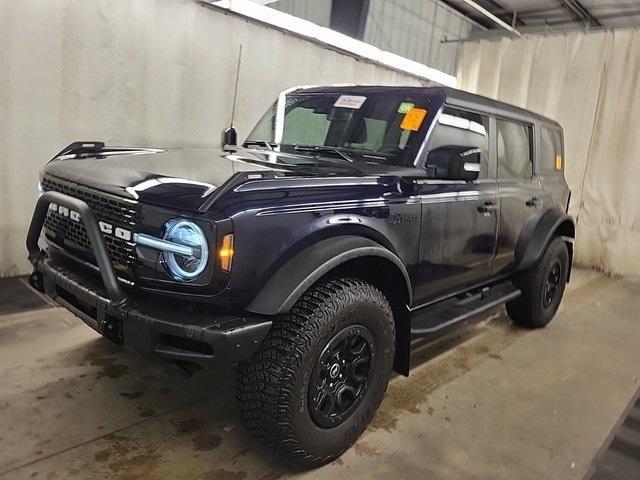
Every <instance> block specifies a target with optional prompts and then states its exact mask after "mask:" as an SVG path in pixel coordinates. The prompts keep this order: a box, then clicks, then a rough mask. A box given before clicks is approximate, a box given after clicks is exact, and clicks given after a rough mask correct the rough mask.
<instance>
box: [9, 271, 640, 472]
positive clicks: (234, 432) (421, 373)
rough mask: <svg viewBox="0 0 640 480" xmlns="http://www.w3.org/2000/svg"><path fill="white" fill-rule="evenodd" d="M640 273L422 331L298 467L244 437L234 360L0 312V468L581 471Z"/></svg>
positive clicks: (603, 425) (619, 397) (629, 379)
mask: <svg viewBox="0 0 640 480" xmlns="http://www.w3.org/2000/svg"><path fill="white" fill-rule="evenodd" d="M639 321H640V283H638V282H633V281H625V280H620V279H609V278H607V277H605V276H602V275H600V274H597V273H594V272H590V271H582V270H577V271H575V273H574V279H573V282H572V283H571V285H570V289H569V291H568V293H567V296H566V297H565V300H564V302H563V304H562V307H561V309H560V312H559V314H558V316H557V317H556V319H555V320H554V322H552V323H551V325H550V326H549V327H548V328H546V329H544V330H539V331H526V330H522V329H519V328H516V327H514V326H512V325H511V324H510V322H509V320H508V318H506V316H505V314H504V312H503V310H502V309H501V310H497V311H496V312H493V313H492V315H490V316H489V318H488V321H487V322H483V323H481V324H478V325H475V326H472V327H468V328H466V329H464V330H462V331H461V332H458V333H457V334H456V335H455V336H452V337H449V338H447V339H444V340H442V341H439V342H437V343H435V344H430V345H429V344H419V345H418V346H417V348H416V351H415V353H414V355H413V364H414V367H413V370H412V373H411V376H410V377H409V378H403V377H395V378H394V379H393V380H392V381H391V384H390V386H389V390H388V392H387V395H386V398H385V400H384V402H383V404H382V407H381V409H380V412H379V413H378V415H377V417H376V419H375V420H374V422H373V424H372V425H371V426H370V427H369V429H368V430H367V431H366V433H365V434H364V435H363V436H362V438H361V439H360V440H359V441H358V442H357V443H356V444H355V446H354V447H353V448H351V449H350V450H349V451H348V452H347V453H345V454H344V455H343V456H342V458H340V459H339V460H337V461H336V462H334V463H333V464H331V465H328V466H326V467H324V468H321V469H318V470H315V471H311V472H307V473H304V474H301V473H300V472H295V471H292V470H290V469H288V468H287V467H286V466H284V465H283V464H282V463H281V462H279V461H278V460H277V459H274V458H273V457H272V456H271V455H270V454H269V453H268V452H265V451H263V450H261V449H260V448H257V447H256V446H255V444H254V443H253V441H252V440H251V438H250V437H249V436H248V435H247V434H246V433H245V431H244V430H243V429H242V426H241V425H240V422H239V420H238V417H237V415H236V413H235V408H234V402H233V377H234V372H233V370H232V369H229V371H217V372H211V371H201V372H199V373H197V374H195V375H193V376H191V377H190V378H187V377H186V376H185V375H184V374H183V373H182V372H181V370H180V369H179V368H177V367H175V366H172V365H170V364H165V363H150V362H148V361H146V360H143V359H140V358H138V357H136V356H135V355H134V354H131V353H129V352H126V351H124V350H122V349H120V348H118V347H115V346H112V345H111V344H110V343H108V342H107V341H106V340H103V339H101V338H100V337H99V336H98V335H97V334H95V333H94V332H93V331H92V330H90V329H89V328H88V327H86V326H84V324H83V323H82V322H81V321H79V320H77V319H76V318H75V317H73V316H72V315H70V314H69V313H67V312H66V311H64V310H62V309H59V308H49V309H42V310H34V311H29V312H24V313H19V314H13V315H5V316H2V317H0V365H1V371H0V478H2V479H22V478H36V479H42V478H47V479H66V478H78V479H93V478H122V479H141V478H144V479H152V478H153V479H155V478H171V479H182V478H184V479H187V478H188V479H200V478H202V479H220V480H224V479H229V480H242V479H262V480H267V479H269V480H275V479H284V478H291V477H298V476H299V477H302V478H308V479H335V478H338V477H342V476H345V475H347V476H349V478H356V479H359V478H362V479H365V478H366V479H371V478H374V479H377V478H379V479H388V478H392V477H396V478H403V479H405V478H406V479H414V478H415V479H424V478H430V479H479V478H481V479H492V480H496V479H515V478H517V479H522V480H524V479H572V478H576V479H577V478H581V477H582V475H583V474H584V472H586V470H587V469H588V467H589V463H590V461H591V459H592V457H593V455H594V454H595V453H596V451H597V450H598V448H599V447H600V445H601V444H602V442H603V441H604V439H605V437H606V435H607V434H608V432H609V431H610V429H611V428H612V426H613V425H614V423H615V421H616V419H617V418H618V416H619V415H620V414H621V413H622V411H623V409H624V407H625V406H626V404H627V402H628V401H629V399H630V398H631V396H632V395H633V393H634V392H635V391H636V389H637V388H638V385H639V383H640V361H639V360H638V350H639V348H640V323H639Z"/></svg>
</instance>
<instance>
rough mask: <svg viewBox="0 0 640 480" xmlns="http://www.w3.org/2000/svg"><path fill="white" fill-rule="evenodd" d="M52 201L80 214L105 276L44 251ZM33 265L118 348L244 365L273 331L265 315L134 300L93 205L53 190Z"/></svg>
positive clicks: (34, 228)
mask: <svg viewBox="0 0 640 480" xmlns="http://www.w3.org/2000/svg"><path fill="white" fill-rule="evenodd" d="M51 202H54V203H56V204H57V205H63V206H65V207H67V208H70V209H73V210H75V211H78V212H79V213H80V216H81V219H82V221H83V223H84V225H85V227H86V229H87V233H88V235H89V238H90V239H91V242H92V248H93V253H94V255H95V257H96V263H97V264H98V267H99V271H100V276H99V277H97V276H95V275H93V274H92V273H91V272H88V271H87V270H86V269H84V268H80V267H76V266H74V265H71V264H69V262H65V261H62V260H60V259H59V258H58V257H57V256H54V255H52V256H49V255H47V253H46V252H45V251H43V250H41V249H40V247H39V246H38V239H39V237H40V232H41V230H42V225H43V223H44V219H45V217H46V214H47V210H48V207H49V204H50V203H51ZM27 248H28V250H29V259H30V260H31V262H32V264H33V266H34V272H33V274H32V276H31V284H32V285H33V286H34V287H35V288H38V289H39V290H41V291H43V292H44V293H45V294H46V295H48V296H49V297H50V298H52V299H53V300H55V301H56V302H57V303H59V304H60V305H62V306H63V307H65V308H67V309H68V310H70V311H71V312H72V313H74V314H75V315H76V316H78V317H79V318H80V319H82V320H83V321H84V322H85V323H86V324H87V325H89V326H90V327H91V328H93V329H94V330H96V331H97V332H99V333H100V334H102V335H103V336H105V337H107V338H108V339H110V340H112V341H113V342H115V343H118V344H121V345H124V346H125V347H127V348H129V349H131V350H135V351H137V352H140V353H142V354H145V355H148V354H155V355H159V356H161V357H164V358H169V359H173V360H182V361H191V362H195V363H198V364H207V363H237V362H241V361H243V360H247V359H248V358H250V357H251V356H252V355H253V354H254V353H255V352H256V351H257V350H258V348H259V347H260V343H261V342H262V340H263V339H264V337H265V336H266V335H267V333H268V331H269V330H270V328H271V323H272V322H271V320H270V319H266V318H261V317H249V316H247V317H245V316H237V315H224V314H220V313H215V312H212V311H211V310H209V309H207V308H205V307H202V308H195V307H193V306H192V305H190V304H189V303H188V302H185V301H175V300H170V299H164V298H162V297H158V296H151V295H148V294H140V295H138V294H133V295H132V294H128V293H127V292H125V291H124V290H123V289H122V287H121V285H120V282H119V280H118V279H117V277H116V275H115V272H114V270H113V267H112V265H111V262H110V260H109V257H108V254H107V250H106V247H105V245H104V239H103V237H102V234H101V233H100V230H99V228H98V224H97V221H96V219H95V216H94V215H93V213H92V212H91V210H90V209H89V208H88V206H87V205H86V203H84V202H82V201H81V200H78V199H76V198H73V197H69V196H67V195H64V194H61V193H58V192H46V193H44V194H43V195H42V196H41V197H40V198H39V199H38V203H37V205H36V209H35V211H34V214H33V219H32V221H31V226H30V228H29V234H28V237H27Z"/></svg>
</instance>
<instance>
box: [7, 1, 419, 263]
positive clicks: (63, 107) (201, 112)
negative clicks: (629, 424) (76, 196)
mask: <svg viewBox="0 0 640 480" xmlns="http://www.w3.org/2000/svg"><path fill="white" fill-rule="evenodd" d="M240 43H242V44H243V45H244V58H243V64H242V73H241V79H240V87H239V97H238V108H237V117H236V125H237V127H238V130H239V133H240V136H241V137H243V136H244V135H246V134H247V133H248V132H249V129H250V128H251V126H252V125H253V124H254V123H255V122H256V121H257V120H258V118H259V117H260V116H261V115H262V113H264V111H265V110H266V108H267V107H268V105H269V104H270V103H271V102H272V101H273V99H274V97H275V96H276V94H277V92H279V91H281V90H283V89H284V88H286V87H289V86H291V85H298V84H310V83H311V84H315V83H336V82H356V81H357V82H359V83H383V84H418V83H419V82H418V80H417V79H415V78H413V77H409V76H406V75H403V74H400V73H398V72H395V71H392V70H388V69H386V68H383V67H381V66H378V65H374V64H371V63H366V62H362V61H359V60H357V59H355V58H353V57H350V56H347V55H344V54H341V53H337V52H335V51H331V50H328V49H325V48H322V47H321V46H319V45H317V44H314V43H310V42H308V41H304V40H301V39H299V38H297V37H294V36H292V35H289V34H286V33H284V32H281V31H279V30H275V29H272V28H268V27H265V26H262V25H259V24H256V23H251V22H249V21H246V20H244V19H242V18H240V17H237V16H234V15H230V14H226V13H223V12H221V11H219V10H216V9H213V8H210V7H206V6H204V5H202V4H200V3H198V2H196V1H195V0H118V1H113V0H92V1H83V0H47V1H46V2H43V1H41V0H21V1H19V2H17V1H10V0H9V1H0V276H7V275H17V274H22V273H27V272H28V270H29V269H28V263H27V261H26V249H25V246H24V239H25V236H26V231H27V227H28V222H29V221H30V217H31V213H32V209H33V205H34V202H35V199H36V196H37V191H36V182H37V174H38V171H39V169H40V168H41V167H42V166H43V165H44V163H45V162H46V161H47V160H48V159H49V158H51V157H52V156H53V155H54V154H55V153H56V152H58V151H59V150H60V149H61V148H62V147H64V146H65V145H67V144H69V143H70V142H72V141H74V140H103V141H105V142H107V143H108V144H112V145H142V146H144V145H155V146H157V145H164V146H176V145H178V146H218V145H219V141H220V132H221V131H222V130H223V128H225V127H226V126H228V123H229V118H230V113H231V112H230V110H231V104H232V93H233V85H234V78H235V65H236V58H237V52H238V47H239V45H240Z"/></svg>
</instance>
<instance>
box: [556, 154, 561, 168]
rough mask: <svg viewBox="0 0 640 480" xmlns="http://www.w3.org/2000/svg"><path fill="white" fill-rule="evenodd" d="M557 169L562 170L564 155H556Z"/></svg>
mask: <svg viewBox="0 0 640 480" xmlns="http://www.w3.org/2000/svg"><path fill="white" fill-rule="evenodd" d="M556 170H562V155H556Z"/></svg>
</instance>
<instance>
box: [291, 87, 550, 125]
mask: <svg viewBox="0 0 640 480" xmlns="http://www.w3.org/2000/svg"><path fill="white" fill-rule="evenodd" d="M299 90H304V91H305V92H309V93H341V92H343V93H345V94H354V95H357V94H366V93H378V94H379V93H385V92H397V93H406V94H412V95H415V94H421V93H423V94H426V95H440V96H442V97H444V98H445V99H446V101H447V102H448V103H450V104H452V105H455V106H460V107H463V108H464V107H466V108H472V109H475V110H481V111H483V112H487V113H491V114H494V115H497V116H503V117H507V118H513V119H516V120H523V121H530V122H533V121H539V122H543V123H546V124H550V125H553V126H556V127H558V128H562V127H561V126H560V124H559V123H558V122H556V121H555V120H553V119H551V118H549V117H545V116H544V115H540V114H538V113H535V112H532V111H531V110H526V109H524V108H520V107H517V106H515V105H511V104H508V103H504V102H500V101H498V100H494V99H492V98H488V97H484V96H482V95H477V94H475V93H470V92H466V91H464V90H458V89H457V88H451V87H413V86H389V85H318V86H312V87H300V89H299Z"/></svg>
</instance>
